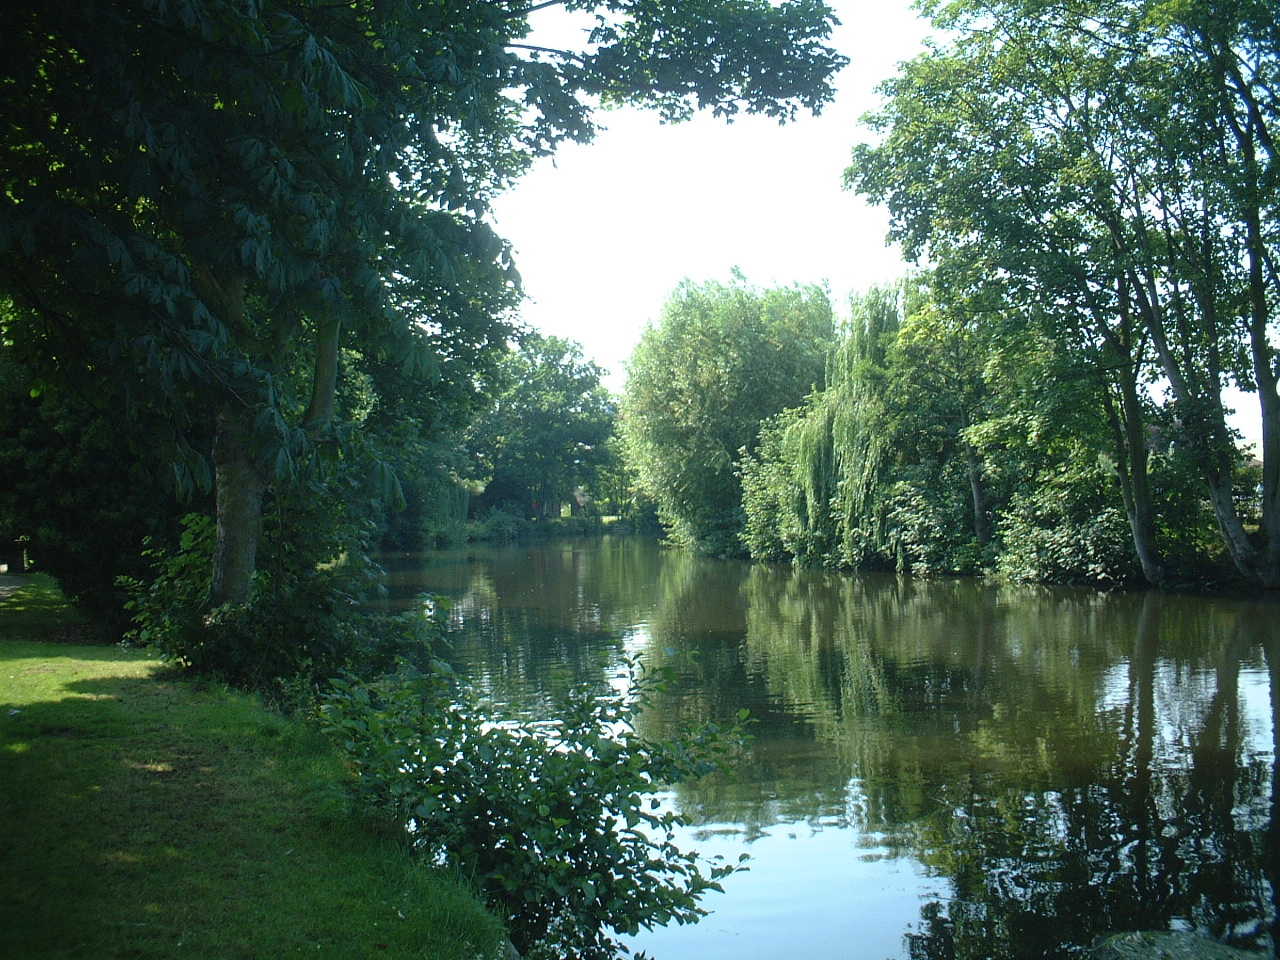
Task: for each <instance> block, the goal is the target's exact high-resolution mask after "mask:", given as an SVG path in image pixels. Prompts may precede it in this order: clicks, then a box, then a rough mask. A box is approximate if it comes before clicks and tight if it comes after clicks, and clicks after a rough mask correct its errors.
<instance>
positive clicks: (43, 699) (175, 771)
mask: <svg viewBox="0 0 1280 960" xmlns="http://www.w3.org/2000/svg"><path fill="white" fill-rule="evenodd" d="M37 586H38V585H37ZM45 586H48V585H47V584H46V585H45ZM29 589H30V587H28V588H26V589H24V590H22V591H20V592H19V593H18V594H16V595H15V596H13V597H10V598H9V599H8V600H6V601H4V602H3V603H0V638H8V639H0V880H2V882H0V957H6V958H8V957H13V958H23V960H39V958H54V957H77V958H81V957H93V958H115V957H118V958H125V957H128V958H148V957H155V958H184V957H189V958H219V960H223V958H228V960H229V958H285V957H297V956H307V957H321V958H326V960H327V958H352V960H356V958H361V960H368V958H391V960H397V958H409V957H414V958H427V960H453V958H457V960H464V958H465V960H474V958H476V957H480V956H491V955H494V954H495V953H496V952H497V951H498V950H499V949H500V947H501V944H502V930H501V928H500V926H499V924H498V923H497V922H496V921H495V920H494V919H493V918H492V917H491V916H490V915H489V914H488V913H487V912H486V911H485V909H484V908H483V906H482V905H481V904H480V903H479V901H478V900H477V899H476V898H475V897H474V896H473V895H472V893H471V892H470V891H469V890H468V889H467V888H465V887H464V886H463V885H462V884H460V883H458V882H457V881H456V878H454V877H451V876H448V875H445V874H443V873H441V872H440V871H437V870H434V869H431V868H429V867H426V866H423V865H419V864H416V863H414V862H413V861H412V860H411V859H410V858H409V857H408V855H407V854H406V851H405V848H404V846H403V844H402V843H401V842H400V841H399V839H398V838H397V837H396V836H395V834H394V832H393V831H391V830H390V829H389V828H387V827H385V826H384V825H381V824H379V823H376V822H370V821H363V820H359V819H353V818H352V817H351V816H350V815H349V814H348V813H347V812H346V811H345V810H344V809H343V808H342V807H341V806H340V805H339V804H338V803H337V802H336V801H335V800H333V799H332V797H333V790H332V786H333V785H334V784H335V783H336V782H337V781H338V780H339V779H340V778H341V776H342V775H343V771H342V768H341V765H340V764H339V762H338V760H337V758H336V755H335V754H334V753H333V751H332V750H331V749H330V747H329V745H328V743H327V742H326V741H325V740H324V739H323V737H322V736H321V735H320V734H318V733H317V732H315V731H314V730H312V729H310V728H309V727H308V726H306V725H305V724H302V723H299V722H295V721H292V720H288V719H286V718H283V717H281V716H280V715H279V714H277V713H273V712H272V711H270V710H267V709H265V708H264V707H263V706H262V704H261V703H260V702H259V701H258V700H257V699H256V698H254V697H251V696H249V695H246V694H243V693H239V692H235V691H230V690H226V689H222V688H219V687H216V686H198V685H194V684H192V683H189V682H185V681H182V680H180V679H179V678H178V677H177V676H175V675H173V674H172V673H170V672H168V671H166V670H165V669H164V668H163V667H162V666H161V665H159V664H157V663H156V662H155V661H153V660H150V659H148V658H147V657H146V656H145V655H144V654H142V653H140V652H136V651H126V650H122V649H121V648H120V647H118V646H81V645H73V644H69V643H47V642H33V641H29V640H15V639H11V638H12V637H13V636H14V635H15V633H20V632H21V631H22V630H27V629H30V625H31V622H32V618H33V616H34V621H35V623H36V625H37V626H40V625H44V626H47V625H48V623H49V620H48V617H49V616H54V617H55V618H56V617H60V616H66V617H69V618H73V615H72V614H70V613H68V612H67V611H66V610H61V611H59V609H58V599H57V596H56V585H55V586H54V587H53V596H50V595H48V594H45V595H44V596H43V597H41V596H40V595H37V596H35V597H32V596H29V595H28V596H24V594H27V591H28V590H29ZM39 589H41V590H43V589H44V588H43V587H40V588H39ZM36 610H40V611H42V613H41V614H33V611H36ZM18 621H21V622H22V623H25V624H27V626H24V627H19V628H15V622H18ZM59 629H61V628H59ZM31 632H33V633H36V634H37V635H38V634H40V633H41V632H42V631H41V630H32V631H31ZM55 632H56V631H55Z"/></svg>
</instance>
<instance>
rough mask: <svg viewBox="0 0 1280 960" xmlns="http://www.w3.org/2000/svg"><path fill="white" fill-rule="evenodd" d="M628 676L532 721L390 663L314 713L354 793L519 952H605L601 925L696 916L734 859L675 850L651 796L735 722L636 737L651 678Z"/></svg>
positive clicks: (606, 929)
mask: <svg viewBox="0 0 1280 960" xmlns="http://www.w3.org/2000/svg"><path fill="white" fill-rule="evenodd" d="M625 680H626V682H627V685H628V689H629V691H630V692H628V693H626V694H619V695H615V696H609V697H603V698H601V697H594V696H591V695H589V694H588V693H587V692H585V691H578V692H576V693H574V694H572V695H571V696H570V698H569V699H568V702H566V703H565V704H563V705H562V712H561V714H560V716H561V718H562V719H560V720H557V721H554V722H545V723H536V722H530V721H527V720H518V719H514V718H498V717H495V716H494V715H493V712H492V710H491V709H489V708H487V707H483V706H482V705H481V703H480V702H479V700H478V698H477V697H476V696H475V695H474V694H473V693H472V692H471V691H469V690H468V688H467V687H466V686H465V685H461V684H458V683H456V682H449V681H447V680H446V679H445V678H444V677H443V676H442V675H441V674H440V673H438V672H437V673H433V674H424V673H421V672H419V671H417V670H415V669H413V668H411V667H408V666H402V668H401V669H400V670H399V671H398V672H396V673H393V674H389V675H385V676H383V677H381V678H379V679H377V680H374V681H369V682H366V681H362V680H359V679H356V678H354V677H348V678H346V679H344V680H340V681H338V682H337V683H335V684H334V687H333V689H332V691H331V692H330V693H329V694H327V695H326V696H325V697H324V702H323V706H322V715H323V717H324V720H325V722H326V726H327V728H328V730H329V732H330V733H331V734H332V735H333V736H334V737H335V739H336V740H337V741H338V743H339V744H340V746H341V748H342V749H343V750H344V751H345V753H346V756H347V758H348V760H349V763H350V766H351V768H352V770H353V772H354V777H353V778H352V779H351V781H350V786H349V790H350V796H351V798H352V799H354V800H355V801H357V802H359V803H361V804H363V805H366V806H369V807H372V808H375V809H379V810H383V811H387V812H390V813H392V814H393V815H394V816H395V817H396V818H397V820H398V822H400V823H402V824H403V825H404V827H405V829H406V831H407V833H408V835H409V836H410V837H411V838H412V843H413V845H414V846H415V848H416V849H418V850H419V851H420V852H421V853H422V854H423V855H424V856H426V857H428V858H430V859H432V860H437V861H443V862H452V863H455V864H457V865H458V866H460V867H461V868H462V869H464V870H465V871H468V872H470V873H471V874H472V875H473V876H474V877H475V879H476V881H477V883H478V884H479V885H480V886H481V888H482V889H483V891H484V892H485V894H486V895H487V897H488V898H489V901H490V903H491V906H492V907H493V908H494V909H496V910H498V911H500V912H501V913H502V914H504V915H505V918H506V920H507V923H508V924H509V927H510V930H511V938H512V941H513V943H514V944H515V945H516V946H517V947H518V948H519V949H520V950H521V951H522V952H523V953H525V955H526V956H529V957H561V956H573V957H576V958H580V960H606V958H608V960H612V958H613V957H615V956H616V955H617V951H618V949H619V948H620V945H619V944H618V943H617V941H616V940H615V939H614V934H632V933H635V932H637V931H638V930H639V928H640V927H642V926H643V927H646V928H648V927H652V926H654V925H660V924H665V923H668V922H670V921H675V922H677V923H687V922H691V921H694V920H696V919H697V918H698V917H700V916H702V915H704V914H705V913H706V911H705V910H703V909H702V908H701V907H699V906H698V901H699V898H700V897H701V896H702V894H704V893H705V892H706V891H708V890H719V889H720V883H719V881H720V880H721V879H722V878H724V877H725V876H727V875H728V874H729V873H731V872H733V871H734V870H735V869H739V867H738V866H737V865H729V864H725V863H723V862H719V861H716V862H712V861H704V860H700V859H699V858H698V856H697V854H696V853H686V852H684V851H682V850H680V849H679V848H678V847H677V846H676V844H675V843H674V841H673V837H674V832H675V830H676V829H677V827H679V826H681V825H683V823H684V821H683V819H682V818H681V817H680V815H678V814H676V813H674V812H672V811H670V810H666V811H663V810H661V805H660V803H659V801H658V800H657V799H656V798H654V797H653V796H652V794H653V791H654V790H656V789H657V787H658V786H659V785H660V784H672V783H677V782H680V781H682V780H685V779H688V778H690V777H694V776H698V775H701V774H704V773H707V772H710V771H712V770H715V769H717V768H718V766H719V765H720V764H721V762H722V761H723V759H724V758H725V756H726V754H727V753H728V752H729V751H730V750H731V749H732V745H733V743H734V742H735V740H736V738H737V736H738V733H739V731H737V730H732V731H725V730H722V729H720V728H719V727H717V726H715V725H708V726H706V727H704V728H701V729H697V730H694V731H692V732H690V733H688V734H687V735H686V736H684V737H682V738H679V739H677V740H672V741H664V742H653V741H649V740H646V739H645V738H643V737H641V736H640V735H639V734H638V733H637V732H636V727H635V720H636V716H637V714H638V712H639V710H640V709H641V707H642V705H643V704H644V703H645V702H646V701H647V697H648V696H649V691H651V690H652V689H653V688H654V682H653V680H652V678H650V677H648V676H646V675H645V674H644V673H643V671H641V670H640V669H639V668H638V667H636V666H635V665H632V664H628V665H627V666H626V676H625ZM704 867H705V868H706V870H707V872H706V873H704V872H703V869H704ZM610 931H612V933H611V932H610Z"/></svg>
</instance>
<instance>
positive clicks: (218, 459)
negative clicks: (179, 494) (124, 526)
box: [209, 409, 269, 607]
mask: <svg viewBox="0 0 1280 960" xmlns="http://www.w3.org/2000/svg"><path fill="white" fill-rule="evenodd" d="M213 465H214V483H215V491H216V509H217V530H216V540H215V542H214V550H213V577H212V581H211V583H210V586H209V602H210V605H211V606H215V607H216V606H221V605H223V604H226V603H235V604H240V603H245V602H246V601H248V599H249V596H250V594H251V593H252V590H253V574H254V570H255V569H256V567H257V557H258V541H259V540H261V539H262V501H263V497H264V495H265V494H266V491H267V482H268V479H269V473H268V470H267V467H266V464H265V463H263V462H262V460H261V458H260V457H259V456H258V455H257V453H256V452H255V451H254V442H253V424H252V422H251V420H250V415H249V413H248V411H246V410H243V409H224V410H222V412H220V413H219V414H218V432H217V438H216V440H215V443H214V449H213Z"/></svg>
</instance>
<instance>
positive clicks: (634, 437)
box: [622, 274, 833, 555]
mask: <svg viewBox="0 0 1280 960" xmlns="http://www.w3.org/2000/svg"><path fill="white" fill-rule="evenodd" d="M832 336H833V327H832V314H831V304H830V302H829V301H828V299H827V295H826V292H825V291H824V290H822V289H820V288H817V287H788V288H779V289H773V290H757V289H755V288H753V287H750V286H748V285H747V283H746V281H745V279H744V278H743V277H742V276H741V274H738V275H736V276H735V277H734V280H733V282H732V283H730V284H719V283H705V284H694V283H691V282H689V281H686V282H685V283H683V284H682V285H681V286H680V287H678V288H677V289H676V291H675V292H674V293H673V294H672V296H671V298H670V299H669V300H668V301H667V303H666V306H665V307H664V308H663V312H662V318H661V321H660V322H659V323H657V324H653V325H650V326H649V327H648V328H647V329H646V330H645V332H644V333H643V334H642V335H641V338H640V342H639V344H638V345H637V346H636V349H635V352H634V354H632V357H631V362H630V366H629V369H628V375H627V387H626V393H625V396H624V398H623V405H622V424H623V435H624V437H625V442H626V456H627V458H628V459H629V461H630V462H631V464H632V465H633V467H634V468H635V470H636V472H637V474H638V476H639V479H640V484H641V486H642V488H643V489H644V491H645V492H646V493H647V494H648V495H649V496H651V497H652V498H653V499H654V501H655V502H656V503H657V504H658V510H659V515H660V516H661V518H662V520H663V522H664V524H666V525H667V526H668V527H669V528H670V532H671V534H672V536H673V538H674V539H675V540H676V541H677V542H680V543H683V544H685V545H688V546H691V547H695V548H697V549H699V550H702V551H704V552H707V553H711V554H718V555H728V554H736V553H739V552H741V551H742V543H741V540H740V536H741V533H742V529H743V521H744V517H743V514H742V488H741V483H740V480H739V477H738V474H737V468H738V464H739V461H740V460H741V458H742V456H743V455H744V453H746V454H750V453H751V452H752V451H753V450H754V449H755V448H756V445H757V444H758V442H759V437H760V430H761V426H762V424H763V423H764V422H765V421H766V420H768V419H769V418H770V417H772V416H774V415H775V414H777V413H779V412H781V411H782V410H783V409H785V408H787V407H792V406H795V405H796V404H798V403H800V401H801V400H803V399H804V397H805V396H806V395H808V394H809V393H810V391H812V390H814V389H815V388H819V387H821V385H822V378H823V365H824V363H825V356H826V351H827V348H828V347H829V345H830V343H831V340H832Z"/></svg>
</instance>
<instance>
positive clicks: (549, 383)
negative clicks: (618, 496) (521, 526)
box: [464, 334, 614, 518]
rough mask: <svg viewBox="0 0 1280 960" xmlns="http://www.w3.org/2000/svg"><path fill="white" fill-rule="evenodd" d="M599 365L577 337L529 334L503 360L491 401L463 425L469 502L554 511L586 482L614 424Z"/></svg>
mask: <svg viewBox="0 0 1280 960" xmlns="http://www.w3.org/2000/svg"><path fill="white" fill-rule="evenodd" d="M603 375H604V371H603V370H601V369H600V367H598V366H596V364H594V363H591V362H590V361H588V360H585V359H584V358H583V355H582V347H581V346H580V345H579V344H576V343H573V342H571V341H568V340H562V339H560V338H559V337H543V336H538V335H536V334H535V335H529V336H526V337H524V338H522V339H521V341H520V344H519V346H518V348H517V349H516V350H515V351H514V352H513V353H512V354H511V355H510V356H509V357H508V358H507V359H506V361H504V363H503V364H502V368H501V370H500V377H501V379H500V381H499V382H500V384H501V386H500V387H499V388H498V389H497V390H496V391H495V393H496V398H495V400H494V404H493V406H492V407H491V408H490V409H489V410H487V411H485V412H483V413H481V414H480V415H479V416H478V417H477V418H476V419H475V420H474V421H473V422H472V424H471V426H470V427H469V428H468V429H467V432H466V437H465V439H464V443H465V444H466V447H467V450H468V453H469V454H470V458H471V468H472V470H473V477H472V479H474V480H479V481H480V482H481V483H483V484H484V485H485V489H484V492H483V493H481V494H480V495H479V496H478V497H476V499H475V501H474V507H475V508H476V509H477V510H483V509H486V508H492V507H506V508H514V509H515V510H516V511H517V512H518V513H519V514H520V515H521V516H524V517H527V518H543V517H548V516H559V515H560V512H559V507H560V504H561V503H563V502H565V501H569V500H572V499H573V497H574V495H575V492H576V491H577V490H579V489H585V490H590V489H592V487H593V485H594V482H595V479H596V473H597V471H598V470H599V468H600V467H601V466H603V464H604V462H605V457H606V456H607V450H606V446H605V444H606V441H607V440H608V439H609V436H610V434H611V433H612V431H613V413H614V409H613V400H612V398H611V397H610V396H609V393H608V391H607V390H606V389H605V388H604V386H603V385H602V384H601V383H600V378H601V377H602V376H603Z"/></svg>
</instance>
